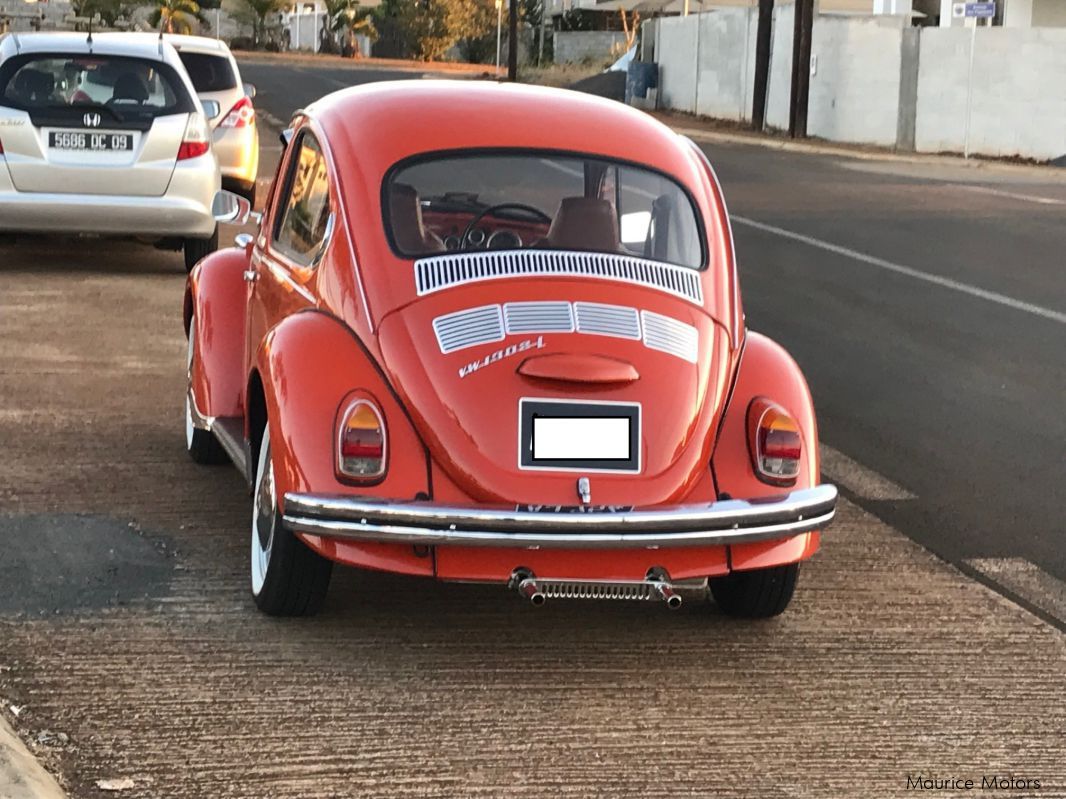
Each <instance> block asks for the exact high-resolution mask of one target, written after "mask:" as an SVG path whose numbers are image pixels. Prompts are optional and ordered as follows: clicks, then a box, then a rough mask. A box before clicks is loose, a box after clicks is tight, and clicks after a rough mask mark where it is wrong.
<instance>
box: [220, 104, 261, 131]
mask: <svg viewBox="0 0 1066 799" xmlns="http://www.w3.org/2000/svg"><path fill="white" fill-rule="evenodd" d="M254 124H255V106H253V105H252V100H251V98H250V97H242V98H241V99H240V100H238V101H237V105H235V106H233V108H231V109H230V112H229V113H228V114H226V118H225V119H223V120H222V121H221V122H220V123H218V126H219V127H220V128H245V127H248V126H249V125H254Z"/></svg>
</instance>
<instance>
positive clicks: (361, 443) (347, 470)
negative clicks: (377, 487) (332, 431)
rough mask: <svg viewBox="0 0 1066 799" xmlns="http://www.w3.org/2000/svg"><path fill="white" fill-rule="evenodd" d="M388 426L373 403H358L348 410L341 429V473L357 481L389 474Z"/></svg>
mask: <svg viewBox="0 0 1066 799" xmlns="http://www.w3.org/2000/svg"><path fill="white" fill-rule="evenodd" d="M385 455H386V438H385V422H384V421H383V420H382V418H381V411H379V410H378V409H377V407H376V406H375V405H374V403H372V402H371V401H370V400H366V399H356V400H353V401H352V402H350V403H349V404H348V405H347V406H345V408H344V412H343V413H341V416H340V424H339V425H338V429H337V472H338V473H339V475H340V476H342V477H346V478H354V479H356V480H376V479H378V478H380V477H381V476H382V475H384V474H385Z"/></svg>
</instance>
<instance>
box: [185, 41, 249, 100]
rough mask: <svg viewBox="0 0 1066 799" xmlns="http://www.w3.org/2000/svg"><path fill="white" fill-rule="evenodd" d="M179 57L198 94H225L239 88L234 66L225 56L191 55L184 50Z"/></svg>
mask: <svg viewBox="0 0 1066 799" xmlns="http://www.w3.org/2000/svg"><path fill="white" fill-rule="evenodd" d="M178 55H179V56H180V57H181V63H182V64H184V65H185V71H186V72H188V73H189V77H190V78H191V79H192V85H193V88H194V89H196V91H197V92H224V91H227V90H228V89H235V88H237V76H236V75H235V74H234V72H233V65H232V64H230V60H229V59H228V58H226V57H225V56H217V55H211V54H209V53H190V52H188V51H184V50H183V51H181V52H179V53H178Z"/></svg>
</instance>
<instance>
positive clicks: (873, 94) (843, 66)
mask: <svg viewBox="0 0 1066 799" xmlns="http://www.w3.org/2000/svg"><path fill="white" fill-rule="evenodd" d="M903 22H904V18H903V17H893V16H880V17H858V18H846V17H829V16H823V17H820V18H819V19H818V22H817V24H816V25H815V26H814V32H813V37H812V39H811V59H812V61H813V62H814V68H813V70H812V71H813V73H814V74H813V75H811V91H810V96H809V98H808V102H807V133H808V134H809V135H811V136H818V137H820V138H823V139H829V140H830V141H842V142H856V143H859V144H877V145H882V146H885V147H892V146H894V145H895V144H896V137H897V135H898V126H899V84H900V74H901V66H902V63H901V56H900V54H901V52H902V37H903ZM856 67H858V68H856Z"/></svg>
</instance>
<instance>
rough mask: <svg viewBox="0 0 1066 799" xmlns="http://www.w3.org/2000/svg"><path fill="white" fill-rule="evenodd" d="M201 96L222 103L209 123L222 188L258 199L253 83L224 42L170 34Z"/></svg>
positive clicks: (256, 137) (257, 159)
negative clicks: (247, 82)
mask: <svg viewBox="0 0 1066 799" xmlns="http://www.w3.org/2000/svg"><path fill="white" fill-rule="evenodd" d="M164 38H165V39H166V41H167V42H169V43H170V44H171V45H173V47H174V49H175V50H177V51H178V56H179V57H180V58H181V60H182V62H183V63H184V64H185V68H186V71H187V72H188V74H189V79H190V80H191V81H192V84H193V87H194V88H195V89H196V92H197V94H198V95H199V97H200V99H201V100H211V101H214V102H216V103H218V105H219V113H218V114H217V115H215V116H214V117H212V118H211V119H210V120H209V122H210V124H211V130H212V131H213V133H212V137H211V141H212V144H213V146H214V149H215V155H217V156H218V163H219V166H220V167H221V169H222V187H223V188H224V189H226V190H228V191H232V192H235V193H236V194H240V195H242V196H244V197H247V198H248V199H249V200H250V201H251V202H253V203H254V202H255V179H256V177H257V175H258V172H259V127H258V125H257V124H256V118H255V107H254V106H253V104H252V96H254V95H253V92H254V87H251V86H246V85H245V84H244V83H242V82H241V71H240V69H239V68H238V66H237V61H236V59H235V58H234V57H233V54H232V53H231V52H230V49H229V47H227V46H226V44H225V42H221V41H219V40H217V39H208V38H206V37H204V36H178V35H173V34H167V35H165V36H164Z"/></svg>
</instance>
